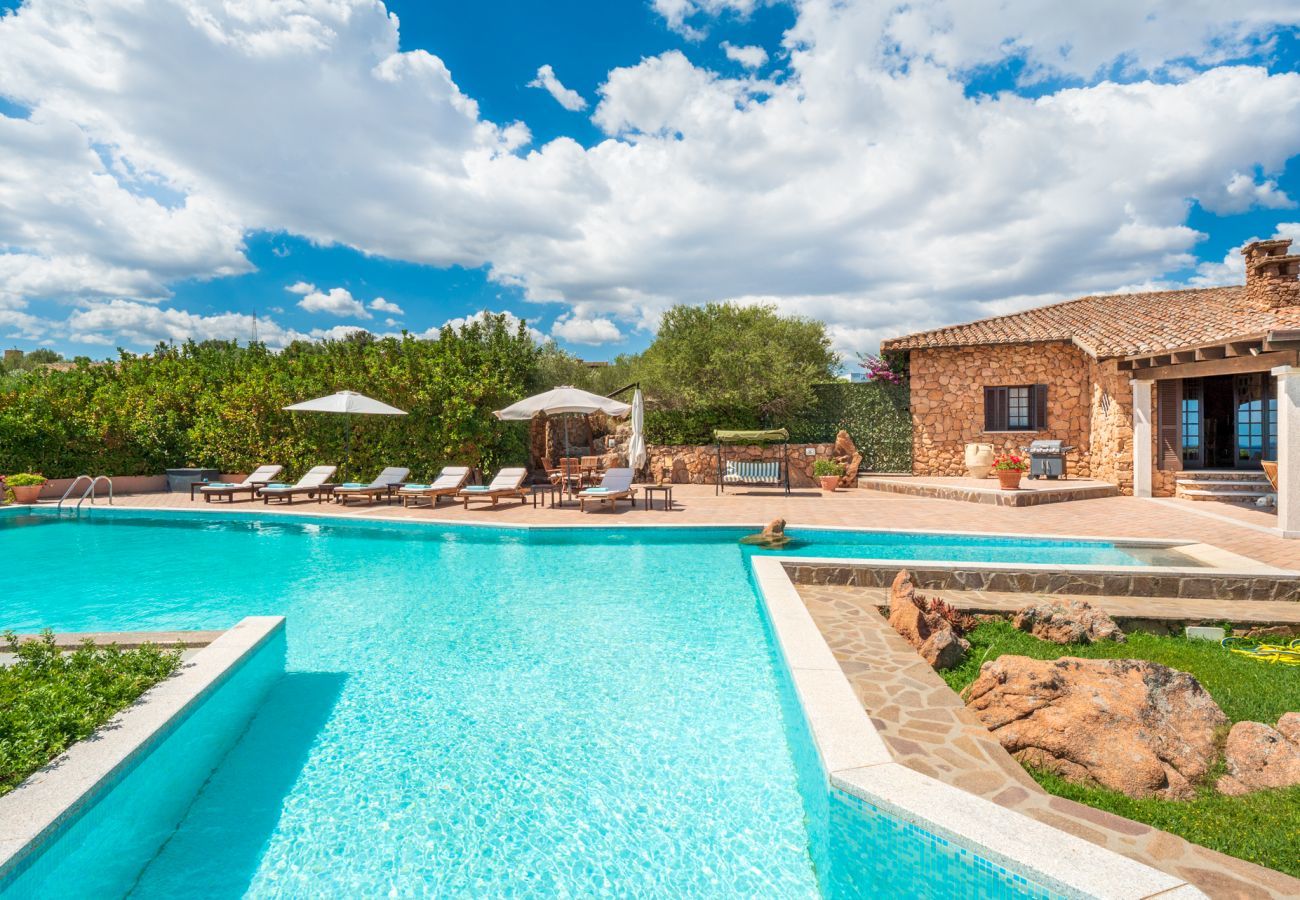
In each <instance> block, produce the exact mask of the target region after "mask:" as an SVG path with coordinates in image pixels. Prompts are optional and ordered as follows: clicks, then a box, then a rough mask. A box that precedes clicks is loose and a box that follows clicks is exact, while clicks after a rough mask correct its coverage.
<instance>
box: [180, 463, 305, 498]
mask: <svg viewBox="0 0 1300 900" xmlns="http://www.w3.org/2000/svg"><path fill="white" fill-rule="evenodd" d="M283 470H284V466H261V467H260V468H259V469H258V470H257V471H256V472H254V473H253V474H252V475H249V476H248V477H247V478H245V479H244V480H243V481H240V482H221V481H214V482H212V483H211V484H205V485H204V486H203V487H201V488H199V492H200V493H201V494H203V502H204V503H211V502H212V499H213V498H214V497H216V498H217V499H220V498H222V497H225V498H226V500H227V501H228V502H230V503H234V502H235V495H236V494H248V499H249V500H252V499H253V495H254V494H256V493H257V489H258V488H260V487H265V486H266V485H268V484H270V483H271V482H272V481H273V480H274V479H275V476H277V475H279V474H280V472H281V471H283Z"/></svg>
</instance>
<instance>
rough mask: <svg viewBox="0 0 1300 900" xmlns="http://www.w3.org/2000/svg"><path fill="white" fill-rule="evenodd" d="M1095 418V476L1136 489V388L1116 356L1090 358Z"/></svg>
mask: <svg viewBox="0 0 1300 900" xmlns="http://www.w3.org/2000/svg"><path fill="white" fill-rule="evenodd" d="M1089 372H1090V375H1091V379H1092V421H1091V436H1090V441H1089V451H1090V453H1089V456H1090V460H1089V469H1090V471H1091V473H1092V477H1093V478H1098V479H1100V480H1102V481H1109V482H1110V483H1111V484H1115V485H1118V486H1119V490H1120V493H1121V494H1132V493H1133V388H1132V387H1131V386H1130V385H1129V373H1127V372H1121V371H1119V363H1118V362H1117V361H1116V360H1105V361H1102V362H1098V361H1097V360H1089Z"/></svg>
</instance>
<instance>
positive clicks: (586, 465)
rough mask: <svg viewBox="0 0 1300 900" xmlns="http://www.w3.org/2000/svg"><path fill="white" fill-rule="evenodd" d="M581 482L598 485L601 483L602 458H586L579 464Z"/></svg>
mask: <svg viewBox="0 0 1300 900" xmlns="http://www.w3.org/2000/svg"><path fill="white" fill-rule="evenodd" d="M578 466H579V470H580V474H579V481H580V482H581V483H582V484H584V485H587V484H596V483H597V482H599V481H600V457H599V456H584V457H582V459H581V460H580V461H579V463H578Z"/></svg>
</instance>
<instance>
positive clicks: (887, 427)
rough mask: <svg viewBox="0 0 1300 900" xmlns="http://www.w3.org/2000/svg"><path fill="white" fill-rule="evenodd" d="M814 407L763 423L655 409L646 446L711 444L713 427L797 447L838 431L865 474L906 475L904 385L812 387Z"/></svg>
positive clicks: (747, 414)
mask: <svg viewBox="0 0 1300 900" xmlns="http://www.w3.org/2000/svg"><path fill="white" fill-rule="evenodd" d="M813 394H814V396H815V398H816V400H815V404H814V406H813V407H812V408H811V409H809V410H807V411H806V412H804V413H803V415H801V416H799V417H797V418H793V419H790V420H788V421H784V422H778V421H765V420H764V419H763V418H762V417H761V416H760V415H759V414H758V413H757V412H756V411H754V410H742V409H723V408H717V407H709V408H700V409H658V410H649V411H647V413H646V441H647V442H649V443H651V444H711V443H713V432H714V430H715V429H718V428H737V429H751V428H780V427H784V428H786V429H788V430H789V432H790V440H791V441H793V442H795V443H800V444H815V443H829V442H831V441H834V440H835V435H836V433H837V432H838V431H839V430H840V429H841V428H843V429H844V430H845V431H847V432H848V433H849V436H850V437H851V438H853V442H854V443H855V444H857V446H858V449H859V450H860V451H861V452H862V460H863V466H864V467H865V468H866V469H867V470H868V471H871V472H910V471H911V470H912V419H911V413H910V406H909V399H908V389H907V385H905V384H904V385H897V384H887V383H884V382H835V383H832V384H818V385H814V386H813Z"/></svg>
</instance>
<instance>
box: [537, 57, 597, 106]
mask: <svg viewBox="0 0 1300 900" xmlns="http://www.w3.org/2000/svg"><path fill="white" fill-rule="evenodd" d="M528 86H529V87H535V88H541V89H542V90H544V91H546V92H547V93H548V94H550V95H551V96H552V97H554V98H555V102H556V103H559V104H560V105H561V106H563V107H564V108H565V109H567V110H568V111H569V112H578V111H579V110H583V109H586V108H587V100H586V98H585V97H583V96H582V95H581V94H579V93H578V92H577V91H575V90H572V89H570V88H567V87H565V86H564V84H563V82H561V81H560V79H559V78H558V77H557V76H556V74H555V70H554V69H553V68H551V66H550V64H549V63H548V64H546V65H544V66H542V67H541V68H539V69H538V70H537V77H536V78H534V79H533V80H532V81H530V82H528Z"/></svg>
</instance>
